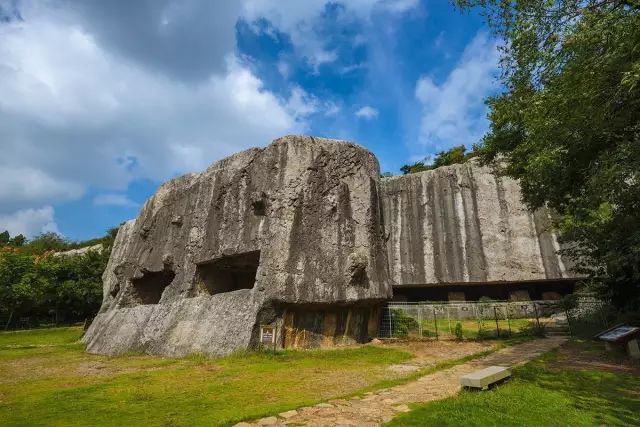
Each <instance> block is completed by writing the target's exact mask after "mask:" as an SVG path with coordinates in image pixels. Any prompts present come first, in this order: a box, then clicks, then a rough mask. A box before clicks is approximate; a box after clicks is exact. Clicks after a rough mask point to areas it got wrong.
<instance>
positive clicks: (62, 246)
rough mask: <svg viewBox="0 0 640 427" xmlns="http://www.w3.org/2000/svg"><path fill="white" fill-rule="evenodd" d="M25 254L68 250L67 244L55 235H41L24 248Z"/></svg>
mask: <svg viewBox="0 0 640 427" xmlns="http://www.w3.org/2000/svg"><path fill="white" fill-rule="evenodd" d="M24 249H25V251H26V252H27V253H30V254H42V253H45V252H47V251H64V250H67V249H69V242H68V241H67V240H66V239H65V238H64V237H62V236H60V235H59V234H57V233H52V232H49V233H42V234H40V235H38V236H36V237H34V238H33V239H31V240H30V241H29V243H27V244H26V245H25V246H24Z"/></svg>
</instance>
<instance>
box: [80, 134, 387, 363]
mask: <svg viewBox="0 0 640 427" xmlns="http://www.w3.org/2000/svg"><path fill="white" fill-rule="evenodd" d="M378 186H379V167H378V162H377V160H376V159H375V157H374V156H373V155H372V154H371V153H370V152H368V151H366V150H365V149H363V148H362V147H360V146H357V145H354V144H350V143H345V142H340V141H333V140H327V139H319V138H312V137H296V136H290V137H284V138H281V139H278V140H276V141H274V142H273V143H272V144H271V145H269V146H267V147H266V148H264V149H250V150H247V151H244V152H241V153H238V154H236V155H234V156H231V157H229V158H226V159H223V160H221V161H219V162H217V163H215V164H213V165H212V166H211V167H210V168H209V169H207V170H206V171H204V172H202V173H200V174H191V175H186V176H183V177H180V178H177V179H175V180H172V181H169V182H167V183H165V184H163V185H162V186H161V187H160V188H159V189H158V191H157V193H156V194H155V195H154V196H153V197H152V198H151V199H149V200H148V201H147V202H146V203H145V205H144V207H143V209H142V211H141V212H140V215H139V216H138V218H136V219H135V220H133V221H130V222H128V223H126V224H125V225H124V226H123V227H121V229H120V231H119V233H118V236H117V239H116V242H115V246H114V248H113V252H112V255H111V259H110V260H109V265H108V267H107V269H106V271H105V273H104V276H103V279H104V295H105V297H104V301H103V305H102V308H101V310H100V313H99V314H98V316H97V317H96V319H95V321H94V322H93V324H92V325H91V327H90V328H89V330H88V331H87V334H86V337H85V341H86V343H87V349H88V351H91V352H97V353H108V354H113V353H120V352H126V351H146V352H149V353H160V354H167V355H182V354H185V353H190V352H203V353H208V354H225V353H229V352H231V351H233V350H235V349H238V348H247V347H249V346H252V345H255V344H257V340H258V338H259V331H258V329H259V326H260V324H265V323H269V324H273V323H274V322H275V324H277V323H278V322H280V323H283V322H284V321H283V319H284V318H285V317H286V316H285V312H286V311H287V310H289V312H291V313H292V312H293V310H292V309H291V306H293V305H296V306H300V305H306V306H308V307H309V310H307V311H308V312H313V313H316V312H317V313H320V314H318V316H319V318H320V319H321V320H320V321H319V322H320V323H319V324H316V325H315V326H314V327H315V329H317V330H321V331H320V332H318V331H316V332H318V333H321V334H325V335H328V336H336V337H337V336H338V335H340V334H342V335H341V336H340V337H341V339H347V340H356V341H357V340H361V339H366V338H367V330H366V328H367V327H368V323H372V324H373V325H374V327H375V319H374V316H375V313H373V314H372V313H370V312H369V311H367V310H369V309H370V308H371V307H373V306H375V305H376V304H377V303H379V302H381V301H383V300H385V299H387V298H389V297H390V296H391V287H390V283H389V277H388V270H387V261H386V251H385V247H384V240H383V238H382V236H383V233H384V230H383V224H382V215H381V205H380V201H379V191H378ZM328 305H333V306H342V307H344V310H343V311H344V313H345V319H343V322H342V323H343V325H342V326H338V324H339V323H340V322H337V323H336V322H334V323H336V326H335V327H333V326H332V327H329V324H330V323H331V322H329V321H327V322H325V321H324V319H325V318H326V319H329V317H331V316H333V314H331V315H329V314H326V313H325V311H326V310H324V308H323V307H327V306H328ZM356 306H357V310H356V311H358V312H359V313H365V314H361V315H360V317H359V318H356V317H357V316H355V315H351V314H350V313H351V307H356ZM363 307H364V308H363ZM354 310H355V309H354ZM363 310H364V311H363ZM354 313H355V311H354ZM334 314H335V313H334ZM347 314H349V315H348V318H347V316H346V315H347ZM314 316H315V315H314ZM327 316H329V317H327ZM337 316H338V317H339V316H340V314H339V313H338V314H337ZM289 317H291V316H289ZM308 317H309V316H306V317H305V316H304V315H303V316H297V317H296V316H293V317H291V319H292V320H291V322H290V323H291V324H290V325H289V326H290V327H292V328H296V329H297V326H296V325H297V324H298V323H304V322H306V320H305V319H307V318H308ZM316 317H317V316H316ZM331 318H332V319H333V317H331ZM345 322H346V323H345ZM316 323H317V322H316ZM325 323H326V324H325ZM350 323H351V325H350ZM355 323H357V325H356V324H355ZM283 325H284V324H283ZM327 328H328V329H327ZM331 328H333V329H331ZM340 328H342V329H340ZM349 329H351V331H349ZM356 329H357V330H356ZM344 330H346V331H347V332H346V333H345V332H344ZM294 339H295V338H294Z"/></svg>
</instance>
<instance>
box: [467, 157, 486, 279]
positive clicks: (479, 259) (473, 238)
mask: <svg viewBox="0 0 640 427" xmlns="http://www.w3.org/2000/svg"><path fill="white" fill-rule="evenodd" d="M461 171H462V172H463V180H464V184H465V186H464V187H463V194H465V196H466V197H464V196H463V198H462V201H463V203H464V210H465V218H466V221H465V226H466V227H467V233H466V234H467V241H466V242H465V245H466V248H467V251H466V253H467V260H468V265H469V269H468V271H469V280H471V281H472V282H486V281H487V262H486V259H485V255H484V246H483V244H482V231H481V228H480V216H479V214H478V200H477V197H478V195H477V193H478V192H477V184H476V182H475V180H474V176H473V169H472V166H471V165H469V164H467V165H464V166H463V167H462V168H461Z"/></svg>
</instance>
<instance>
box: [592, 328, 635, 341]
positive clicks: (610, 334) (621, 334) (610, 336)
mask: <svg viewBox="0 0 640 427" xmlns="http://www.w3.org/2000/svg"><path fill="white" fill-rule="evenodd" d="M636 335H640V328H638V327H635V326H628V325H622V326H618V327H614V328H612V329H609V330H607V331H604V332H602V333H601V334H599V335H597V338H599V339H601V340H602V341H608V342H617V341H623V340H625V338H626V339H631V338H633V337H634V336H636Z"/></svg>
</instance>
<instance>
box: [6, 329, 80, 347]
mask: <svg viewBox="0 0 640 427" xmlns="http://www.w3.org/2000/svg"><path fill="white" fill-rule="evenodd" d="M82 333H83V332H82V328H81V327H78V326H70V327H66V328H50V329H29V330H25V331H10V332H0V349H4V348H7V347H36V346H43V345H48V346H51V345H60V344H73V343H75V342H77V341H78V340H79V339H80V338H81V337H82Z"/></svg>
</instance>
